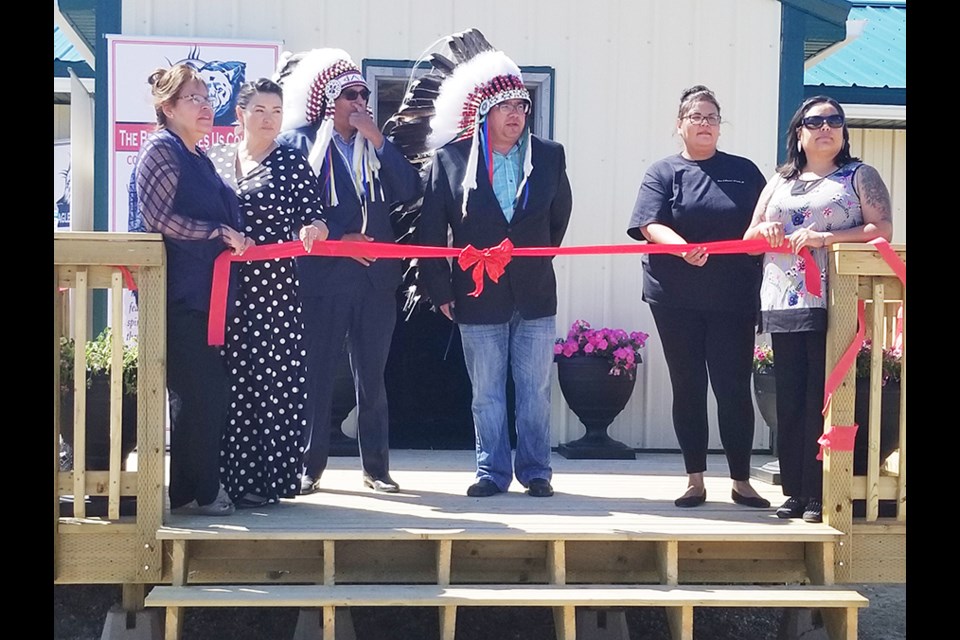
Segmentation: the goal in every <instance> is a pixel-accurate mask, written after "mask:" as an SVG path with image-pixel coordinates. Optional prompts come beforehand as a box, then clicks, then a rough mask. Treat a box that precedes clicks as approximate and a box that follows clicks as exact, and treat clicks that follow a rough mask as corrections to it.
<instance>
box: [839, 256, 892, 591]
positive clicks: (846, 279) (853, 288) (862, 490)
mask: <svg viewBox="0 0 960 640" xmlns="http://www.w3.org/2000/svg"><path fill="white" fill-rule="evenodd" d="M893 249H894V250H895V251H896V252H897V254H898V255H899V257H900V258H901V259H902V260H903V261H904V262H906V257H907V251H906V245H893ZM829 257H830V264H829V282H830V287H829V300H828V305H829V318H830V320H829V328H828V330H827V371H828V372H829V371H830V370H832V369H833V367H834V366H835V365H836V364H837V362H838V361H839V360H840V357H841V356H842V355H843V353H844V351H845V350H846V349H847V348H848V346H849V345H850V344H851V343H852V342H854V341H855V340H856V334H857V308H858V305H859V301H863V302H864V306H865V310H866V313H865V320H866V322H865V325H866V326H865V335H864V337H865V338H866V339H870V340H871V341H872V343H873V348H872V350H871V366H870V411H869V420H868V424H860V425H859V428H860V429H861V430H862V429H867V430H868V443H869V444H868V447H867V464H866V475H863V476H855V475H854V473H853V458H854V454H853V452H851V451H838V450H830V449H826V450H825V451H824V457H823V479H824V485H823V498H824V500H823V516H824V522H826V523H827V524H829V525H831V526H832V527H834V528H836V529H839V530H840V531H843V532H844V533H847V534H849V533H851V531H852V529H853V523H854V518H853V503H854V501H855V500H864V501H865V516H864V518H863V521H865V522H877V521H878V515H879V511H880V509H879V507H880V501H881V500H884V501H886V500H890V501H893V502H894V503H895V507H896V517H895V521H896V522H901V523H902V522H905V521H906V517H907V448H906V444H907V429H906V425H907V359H906V353H907V350H906V344H907V339H906V337H907V332H906V287H905V285H903V284H902V283H901V282H900V280H899V279H898V278H897V277H896V276H895V275H894V272H893V270H892V269H891V268H890V266H888V265H887V263H886V262H885V261H884V260H883V258H882V257H881V256H880V254H879V253H878V252H877V251H876V250H875V249H874V248H873V247H872V246H870V245H863V244H839V245H834V246H833V247H831V251H830V253H829ZM898 316H899V317H898ZM897 342H899V345H900V349H901V351H902V355H901V379H900V416H899V431H900V433H899V435H900V437H899V450H898V451H897V452H895V453H894V454H892V455H891V456H890V458H889V459H888V460H887V461H886V463H884V461H881V460H880V403H881V397H882V386H883V384H882V383H883V380H882V370H881V366H882V360H881V358H882V348H888V347H893V346H895V344H896V343H897ZM855 369H856V367H851V369H850V370H849V371H848V373H847V374H846V376H845V377H844V379H843V382H842V384H841V385H840V386H839V387H838V388H837V390H836V391H835V393H834V394H833V400H832V402H831V404H830V410H829V412H828V413H827V415H826V417H825V419H824V430H828V429H830V428H831V427H833V426H834V425H838V426H849V425H852V424H854V422H855V419H854V406H855V397H856V371H855ZM857 520H858V521H859V520H860V519H859V518H858V519H857ZM850 540H851V539H850V537H848V538H847V540H846V541H845V542H842V543H840V544H839V546H838V547H837V549H836V554H835V557H836V562H837V567H836V571H837V581H838V582H844V581H846V580H848V576H849V575H850V573H849V572H850V566H851V559H852V557H853V556H852V546H853V545H852V544H851V543H850Z"/></svg>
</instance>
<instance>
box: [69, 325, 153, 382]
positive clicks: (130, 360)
mask: <svg viewBox="0 0 960 640" xmlns="http://www.w3.org/2000/svg"><path fill="white" fill-rule="evenodd" d="M111 354H112V344H111V337H110V328H109V327H107V328H106V329H104V330H103V331H102V332H101V333H100V335H99V336H97V337H96V338H95V339H93V340H91V341H89V342H87V348H86V363H87V388H88V389H89V388H90V386H91V384H92V381H93V378H94V377H96V376H107V375H110V358H111ZM75 355H76V345H75V344H74V341H73V339H72V338H60V388H61V389H63V390H64V391H68V390H70V389H73V362H74V357H75ZM123 392H124V393H127V394H135V393H136V392H137V343H136V341H134V342H131V343H125V344H124V345H123Z"/></svg>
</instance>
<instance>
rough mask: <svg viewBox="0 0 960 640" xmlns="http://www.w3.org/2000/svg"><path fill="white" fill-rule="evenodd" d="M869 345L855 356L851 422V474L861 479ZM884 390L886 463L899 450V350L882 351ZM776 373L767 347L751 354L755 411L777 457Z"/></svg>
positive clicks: (882, 450) (882, 445)
mask: <svg viewBox="0 0 960 640" xmlns="http://www.w3.org/2000/svg"><path fill="white" fill-rule="evenodd" d="M871 352H872V343H871V341H870V340H864V341H863V344H861V345H860V350H859V351H858V352H857V361H856V400H855V402H854V421H855V422H856V423H857V424H858V425H860V427H861V428H860V429H858V430H857V436H856V443H855V446H854V455H853V472H854V474H855V475H864V474H865V473H866V467H867V423H868V419H869V416H870V358H871V355H870V354H871ZM882 371H883V374H882V380H883V386H882V390H881V399H880V460H881V462H882V461H883V460H886V459H887V457H888V456H889V455H890V454H891V453H893V452H894V451H895V450H896V449H897V448H898V447H899V446H900V372H901V353H900V351H899V350H898V349H894V348H886V349H884V350H883V367H882ZM775 373H776V369H775V366H774V358H773V350H772V349H771V348H770V346H769V345H768V344H766V343H761V344H758V345H757V346H756V347H754V350H753V390H754V394H755V396H756V399H757V407H758V408H759V409H760V415H761V416H763V420H764V422H766V423H767V426H769V427H770V430H771V434H770V442H771V448H772V450H773V455H777V450H776V442H777V438H776V434H777V411H776V407H777V401H776V393H777V390H776V384H775V377H774V376H775Z"/></svg>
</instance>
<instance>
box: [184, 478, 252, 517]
mask: <svg viewBox="0 0 960 640" xmlns="http://www.w3.org/2000/svg"><path fill="white" fill-rule="evenodd" d="M234 511H236V507H234V506H233V502H231V500H230V496H228V495H227V492H226V491H224V489H223V486H222V485H221V487H220V491H218V492H217V497H216V498H214V499H213V502H211V503H210V504H204V505H200V504H197V501H196V500H191V501H190V502H188V503H187V504H185V505H183V506H182V507H177V508H176V509H171V510H170V513H176V514H178V515H179V514H182V515H194V516H229V515H232V514H233V512H234Z"/></svg>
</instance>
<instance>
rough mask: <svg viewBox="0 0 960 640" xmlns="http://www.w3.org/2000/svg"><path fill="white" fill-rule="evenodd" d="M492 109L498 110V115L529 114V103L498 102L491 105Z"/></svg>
mask: <svg viewBox="0 0 960 640" xmlns="http://www.w3.org/2000/svg"><path fill="white" fill-rule="evenodd" d="M493 108H494V109H497V110H499V111H500V113H508V114H509V113H520V114H523V115H526V114H528V113H530V103H529V102H499V103H497V104H495V105H493Z"/></svg>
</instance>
